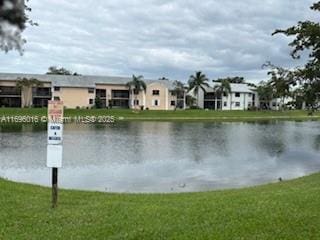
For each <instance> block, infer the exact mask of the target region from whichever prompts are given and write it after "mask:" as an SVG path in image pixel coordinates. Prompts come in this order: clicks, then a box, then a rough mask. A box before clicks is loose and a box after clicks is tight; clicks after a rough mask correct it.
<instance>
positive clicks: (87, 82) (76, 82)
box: [0, 73, 174, 90]
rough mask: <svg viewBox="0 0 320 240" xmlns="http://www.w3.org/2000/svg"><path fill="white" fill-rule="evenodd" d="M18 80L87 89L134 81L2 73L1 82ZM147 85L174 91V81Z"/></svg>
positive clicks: (113, 78) (153, 81)
mask: <svg viewBox="0 0 320 240" xmlns="http://www.w3.org/2000/svg"><path fill="white" fill-rule="evenodd" d="M18 78H36V79H37V80H39V81H41V82H51V83H52V85H53V86H59V87H85V88H95V87H96V84H113V85H125V84H126V83H127V82H130V81H131V80H132V78H131V77H112V76H85V75H81V76H74V75H53V74H52V75H51V74H24V73H0V80H5V81H16V80H17V79H18ZM144 81H145V83H146V84H147V85H149V84H152V83H161V84H164V85H165V86H166V87H167V88H169V89H170V90H173V89H174V84H173V81H170V80H150V79H144Z"/></svg>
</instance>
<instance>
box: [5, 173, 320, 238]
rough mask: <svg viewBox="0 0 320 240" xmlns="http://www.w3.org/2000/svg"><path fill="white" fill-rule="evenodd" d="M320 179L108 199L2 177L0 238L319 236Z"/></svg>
mask: <svg viewBox="0 0 320 240" xmlns="http://www.w3.org/2000/svg"><path fill="white" fill-rule="evenodd" d="M319 185H320V174H314V175H311V176H308V177H304V178H300V179H297V180H293V181H287V182H286V181H285V182H280V183H276V184H269V185H265V186H259V187H253V188H246V189H239V190H225V191H213V192H202V193H183V194H167V195H166V194H162V195H161V194H149V195H148V194H141V195H139V194H132V195H130V194H109V193H98V192H81V191H70V190H61V191H60V196H59V197H60V199H59V207H58V209H56V210H53V209H51V208H50V199H51V189H49V188H44V187H39V186H33V185H27V184H20V183H13V182H9V181H6V180H0V205H1V209H0V219H1V221H0V239H4V240H7V239H15V240H16V239H86V240H88V239H259V240H261V239H289V240H293V239H320V227H319V226H320V211H319V209H320V197H319V196H320V187H319Z"/></svg>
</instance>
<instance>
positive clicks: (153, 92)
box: [0, 73, 186, 110]
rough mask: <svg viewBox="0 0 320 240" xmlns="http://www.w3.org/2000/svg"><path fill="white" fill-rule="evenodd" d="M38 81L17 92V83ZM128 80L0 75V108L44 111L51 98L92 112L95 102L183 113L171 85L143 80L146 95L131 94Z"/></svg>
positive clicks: (181, 96) (179, 96)
mask: <svg viewBox="0 0 320 240" xmlns="http://www.w3.org/2000/svg"><path fill="white" fill-rule="evenodd" d="M23 78H27V79H37V80H39V81H40V82H41V85H40V86H32V87H29V88H28V87H25V88H22V89H21V88H18V87H17V81H18V79H23ZM130 81H131V78H126V77H104V76H73V75H41V74H12V73H9V74H7V73H0V107H25V106H33V107H46V106H47V103H48V100H50V99H51V98H53V99H55V100H61V101H63V102H64V105H65V107H67V108H91V107H94V106H95V100H96V98H98V99H99V101H100V103H101V105H102V107H105V108H107V107H108V108H133V109H150V110H174V109H177V108H181V109H185V107H186V104H185V94H184V93H183V94H176V93H175V91H174V90H175V87H174V85H173V82H172V81H169V80H145V83H146V85H147V89H146V91H140V92H137V91H130V90H129V88H128V87H127V85H126V84H127V83H128V82H130Z"/></svg>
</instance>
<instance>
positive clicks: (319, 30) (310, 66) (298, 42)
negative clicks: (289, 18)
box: [273, 1, 320, 110]
mask: <svg viewBox="0 0 320 240" xmlns="http://www.w3.org/2000/svg"><path fill="white" fill-rule="evenodd" d="M311 9H312V10H314V11H317V12H318V11H320V1H318V2H316V3H314V4H313V5H312V6H311ZM276 34H284V35H285V36H288V37H290V38H293V41H292V42H290V43H289V46H290V47H292V48H293V50H292V52H291V56H292V57H293V58H294V59H299V58H300V57H301V53H302V52H304V51H305V50H307V51H308V52H309V58H308V61H307V63H306V64H305V66H304V67H303V68H300V69H298V70H297V71H296V72H295V76H296V81H297V82H299V83H300V85H303V89H304V92H305V94H306V95H305V96H306V100H307V103H308V104H309V107H310V108H311V109H312V110H315V109H316V108H318V107H319V104H317V101H318V100H319V96H318V95H319V92H317V91H316V90H317V89H318V88H319V87H318V86H319V85H320V83H319V81H320V24H319V22H312V21H300V22H298V24H297V25H295V26H292V27H289V28H287V29H284V30H283V29H278V30H276V31H275V32H274V33H273V35H276Z"/></svg>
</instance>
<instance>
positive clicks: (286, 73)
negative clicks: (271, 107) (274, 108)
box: [263, 62, 296, 110]
mask: <svg viewBox="0 0 320 240" xmlns="http://www.w3.org/2000/svg"><path fill="white" fill-rule="evenodd" d="M263 67H267V68H270V71H269V72H268V75H270V76H271V78H270V80H269V81H268V85H270V86H271V88H272V91H273V97H275V98H279V99H280V107H281V109H282V110H283V108H284V102H285V99H286V98H287V97H289V96H291V92H290V86H291V85H296V77H295V73H294V71H290V70H287V69H284V68H282V67H277V66H275V65H273V64H272V63H270V62H267V63H266V64H264V65H263Z"/></svg>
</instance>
